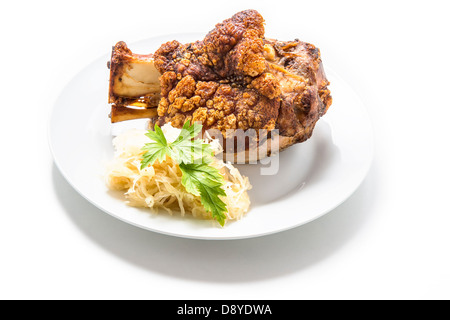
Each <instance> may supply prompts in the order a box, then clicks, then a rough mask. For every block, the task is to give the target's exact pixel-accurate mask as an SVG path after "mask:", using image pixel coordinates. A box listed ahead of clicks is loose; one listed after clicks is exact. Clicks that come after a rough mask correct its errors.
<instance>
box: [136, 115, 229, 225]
mask: <svg viewBox="0 0 450 320" xmlns="http://www.w3.org/2000/svg"><path fill="white" fill-rule="evenodd" d="M201 130H202V125H200V124H196V123H194V124H192V125H191V124H190V122H189V121H186V123H185V124H184V125H183V128H182V129H181V132H180V134H179V136H178V137H177V138H176V139H175V140H174V141H173V142H171V143H169V142H167V139H166V137H165V136H164V133H163V131H162V130H161V128H160V127H159V126H158V125H155V131H151V130H149V131H148V132H147V133H146V134H145V135H146V136H147V137H149V138H150V139H151V140H152V142H150V143H146V144H145V146H144V147H143V148H142V150H144V151H145V153H144V154H143V157H142V161H141V170H142V169H144V168H146V167H148V166H149V165H153V164H154V163H155V161H156V160H159V161H160V162H162V161H164V160H165V159H166V156H169V157H171V158H172V159H173V160H175V161H176V162H177V163H178V165H179V167H180V170H181V172H182V174H183V175H182V178H181V183H182V185H183V186H184V187H185V188H186V191H187V192H189V193H191V194H193V195H196V196H200V201H201V203H202V205H203V207H204V208H205V209H206V211H207V212H211V214H212V216H213V218H214V219H216V220H217V221H218V222H219V223H220V225H222V226H223V225H224V224H225V219H226V216H225V212H227V207H226V204H225V203H224V202H223V201H222V200H221V199H220V197H219V196H225V195H226V194H225V191H224V189H223V183H224V180H223V176H222V175H221V174H220V172H219V170H218V169H217V168H215V167H213V166H211V163H212V161H213V159H212V158H213V151H212V149H211V146H210V145H209V144H207V143H204V142H203V141H202V140H201V139H195V137H196V136H197V135H198V134H199V133H200V132H201Z"/></svg>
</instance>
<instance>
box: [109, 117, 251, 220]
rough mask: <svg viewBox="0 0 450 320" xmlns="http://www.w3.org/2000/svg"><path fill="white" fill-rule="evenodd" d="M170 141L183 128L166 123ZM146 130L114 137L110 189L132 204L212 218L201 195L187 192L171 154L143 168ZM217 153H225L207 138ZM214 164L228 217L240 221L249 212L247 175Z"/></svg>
mask: <svg viewBox="0 0 450 320" xmlns="http://www.w3.org/2000/svg"><path fill="white" fill-rule="evenodd" d="M161 129H162V130H163V132H164V135H165V137H166V139H167V141H168V142H172V141H173V140H175V139H176V137H177V136H178V135H179V133H180V131H181V130H180V129H177V128H174V127H172V126H171V125H170V124H166V125H164V126H163V127H162V128H161ZM145 133H146V130H139V129H131V130H128V131H125V132H124V133H121V134H120V135H118V136H117V137H115V138H114V139H113V145H114V148H115V155H114V159H113V160H112V161H111V162H110V163H109V164H108V165H107V172H106V184H107V186H108V188H109V189H111V190H120V191H123V192H124V196H125V201H126V202H127V203H128V204H129V205H130V206H136V207H148V208H152V209H154V210H153V211H154V212H158V211H159V210H161V209H162V210H164V211H167V212H168V213H169V214H174V213H178V212H179V213H181V216H185V215H186V214H191V215H192V216H194V217H198V218H203V219H212V215H211V213H210V212H206V210H205V209H204V207H203V205H202V204H201V201H200V197H199V196H195V195H193V194H191V193H189V192H187V191H186V189H185V187H184V186H183V185H182V183H181V177H182V172H181V170H180V168H179V166H178V164H177V163H176V162H175V161H173V159H171V158H170V157H169V156H167V157H166V160H165V161H162V162H159V161H158V160H157V161H156V162H155V163H154V164H153V165H151V166H148V167H146V168H144V169H140V166H141V160H142V155H143V152H144V151H142V147H143V146H144V145H145V143H148V142H150V141H149V139H148V138H147V137H146V136H145ZM205 142H206V143H209V144H210V145H211V147H212V149H213V150H214V152H215V153H216V154H218V153H220V152H222V150H221V145H220V143H219V142H218V140H214V139H211V138H206V139H205ZM211 165H212V166H214V167H216V168H217V169H219V171H220V173H221V174H222V175H223V177H224V185H223V188H224V190H225V193H226V197H221V199H222V200H223V201H224V202H225V204H226V205H227V210H228V211H227V212H226V213H225V215H226V217H227V220H238V219H240V218H242V216H243V215H244V214H245V213H246V212H248V210H249V207H250V198H249V196H248V193H247V191H248V190H250V189H251V185H250V182H249V180H248V178H247V177H245V176H242V175H241V174H240V172H239V171H238V169H237V168H235V167H234V166H233V165H232V164H231V163H225V162H223V161H222V160H219V159H217V158H214V161H213V163H212V164H211Z"/></svg>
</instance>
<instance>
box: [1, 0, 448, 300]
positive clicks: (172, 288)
mask: <svg viewBox="0 0 450 320" xmlns="http://www.w3.org/2000/svg"><path fill="white" fill-rule="evenodd" d="M248 8H254V9H257V10H258V11H259V12H260V13H261V14H262V15H263V16H264V18H265V20H266V35H267V36H269V37H275V38H280V39H282V38H284V40H288V39H292V38H300V39H302V40H305V41H308V42H311V43H314V44H315V45H317V46H318V47H319V48H320V49H321V52H322V58H323V60H324V63H325V64H327V65H329V66H331V67H332V68H333V69H334V70H335V71H336V72H337V73H338V74H339V75H340V76H341V77H342V78H344V79H345V80H346V81H347V82H348V83H349V84H350V85H351V86H352V87H353V88H354V90H355V91H356V92H357V93H358V94H359V95H360V97H361V99H362V101H363V102H364V103H365V105H366V107H367V109H368V111H369V113H370V116H371V118H372V121H373V125H374V130H375V138H376V153H375V159H374V163H373V166H372V169H371V171H370V172H369V175H368V176H367V179H366V180H365V181H364V183H363V184H362V185H361V187H360V188H359V189H358V190H357V191H356V192H355V194H354V195H353V196H352V197H351V198H349V199H348V201H346V202H345V203H344V204H342V205H341V206H340V207H338V208H337V209H335V210H334V211H332V212H330V213H329V214H327V215H325V216H324V217H322V218H320V219H318V220H316V221H314V222H312V223H309V224H307V225H304V226H302V227H299V228H296V229H293V230H290V231H287V232H283V233H279V234H275V235H271V236H266V237H261V238H254V239H249V240H239V241H237V240H236V241H201V240H186V239H179V238H173V237H169V236H164V235H160V234H155V233H152V232H149V231H144V230H141V229H138V228H136V227H133V226H130V225H127V224H125V223H122V222H120V221H118V220H115V219H114V218H112V217H110V216H108V215H107V214H105V213H103V212H101V211H100V210H98V209H96V208H95V207H93V206H92V205H90V204H89V203H88V202H87V201H85V200H84V199H83V198H82V197H81V196H79V195H78V194H77V193H76V192H75V191H74V190H73V189H72V188H71V186H70V185H68V183H67V182H66V181H65V180H64V178H63V177H62V176H61V175H60V173H59V172H58V170H57V169H56V167H55V165H54V164H53V162H52V156H51V153H50V151H49V148H48V143H47V131H46V130H47V122H48V116H49V113H50V110H51V108H52V107H53V103H54V101H55V100H56V98H57V96H58V94H59V92H60V90H61V89H62V88H63V87H64V86H65V85H66V84H67V82H68V81H69V80H70V79H71V78H72V77H73V76H75V75H76V74H77V73H78V72H79V71H80V70H81V69H82V68H83V67H84V66H86V65H87V64H88V63H90V62H91V61H93V60H95V59H96V58H98V57H99V56H101V55H103V54H105V53H107V52H109V51H110V48H111V46H112V45H114V44H115V43H116V42H117V41H119V40H124V41H126V42H129V43H131V42H133V41H137V40H141V39H145V38H149V37H152V36H156V35H161V34H169V33H176V32H180V31H182V32H191V31H192V32H203V33H205V32H206V31H208V30H209V29H211V28H212V27H213V26H214V25H215V24H216V23H217V22H220V21H222V20H223V19H225V18H228V17H230V16H231V15H232V14H234V13H235V12H237V11H240V10H243V9H248ZM449 12H450V10H449V6H448V5H447V4H446V1H392V0H391V1H373V2H366V1H364V2H363V1H319V2H318V1H289V2H288V1H280V0H278V1H253V2H252V1H226V2H223V1H222V2H220V1H197V2H196V1H190V2H186V1H180V2H178V1H173V0H172V1H155V2H152V1H149V0H147V1H73V2H69V1H28V2H12V1H8V2H6V1H3V2H1V4H0V34H1V37H0V39H1V50H0V57H1V60H0V61H1V76H0V90H1V91H0V92H1V97H2V99H1V106H0V115H1V117H0V132H1V138H0V139H1V140H0V141H1V157H0V161H1V166H0V179H1V180H0V181H1V182H0V195H1V204H0V298H2V299H22V298H25V299H72V298H75V299H230V298H233V299H234V298H238V299H240V298H245V299H282V298H283V299H435V298H437V299H449V298H450V205H449V197H450V192H449V191H450V187H449V181H450V174H449V173H450V170H449V165H450V157H449V145H450V144H449V138H450V132H449V121H450V103H449V98H448V94H449V89H450V80H449V71H450V68H449V67H450V59H449V57H450V40H449V39H450V38H449V30H450V23H449V16H448V15H449ZM105 99H106V95H105ZM73 112H77V110H73ZM349 125H350V124H349Z"/></svg>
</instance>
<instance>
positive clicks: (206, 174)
mask: <svg viewBox="0 0 450 320" xmlns="http://www.w3.org/2000/svg"><path fill="white" fill-rule="evenodd" d="M179 166H180V169H181V172H182V173H183V176H182V179H181V183H182V184H183V186H184V187H185V188H186V190H187V191H188V192H189V193H192V194H194V195H197V196H198V195H200V200H201V202H202V204H203V206H204V207H205V209H206V211H208V212H211V214H212V216H213V218H214V219H216V220H217V221H218V222H219V223H220V225H222V226H223V225H224V223H225V219H226V216H225V214H224V212H226V211H227V207H226V204H225V203H224V202H223V201H222V199H220V198H219V196H226V193H225V191H224V190H223V188H222V185H223V177H222V175H221V174H220V172H219V170H218V169H216V168H214V167H212V166H210V165H209V164H208V161H206V162H203V161H202V163H189V164H184V163H180V165H179Z"/></svg>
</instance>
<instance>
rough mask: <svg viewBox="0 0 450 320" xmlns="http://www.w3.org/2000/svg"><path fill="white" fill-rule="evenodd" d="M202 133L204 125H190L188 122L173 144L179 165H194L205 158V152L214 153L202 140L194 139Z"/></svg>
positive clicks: (174, 155) (173, 150)
mask: <svg viewBox="0 0 450 320" xmlns="http://www.w3.org/2000/svg"><path fill="white" fill-rule="evenodd" d="M201 131H202V125H200V124H196V123H194V124H192V125H190V124H189V121H186V122H185V124H184V125H183V128H182V129H181V132H180V135H179V136H178V138H177V139H176V140H175V141H174V142H172V143H171V147H172V156H173V158H175V159H176V160H177V162H178V163H182V162H183V163H193V162H194V161H195V160H197V159H201V158H202V157H203V152H209V153H212V150H211V146H210V145H209V144H207V143H203V142H202V140H200V139H197V140H194V138H195V137H196V136H197V135H198V134H199V133H200V132H201Z"/></svg>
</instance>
